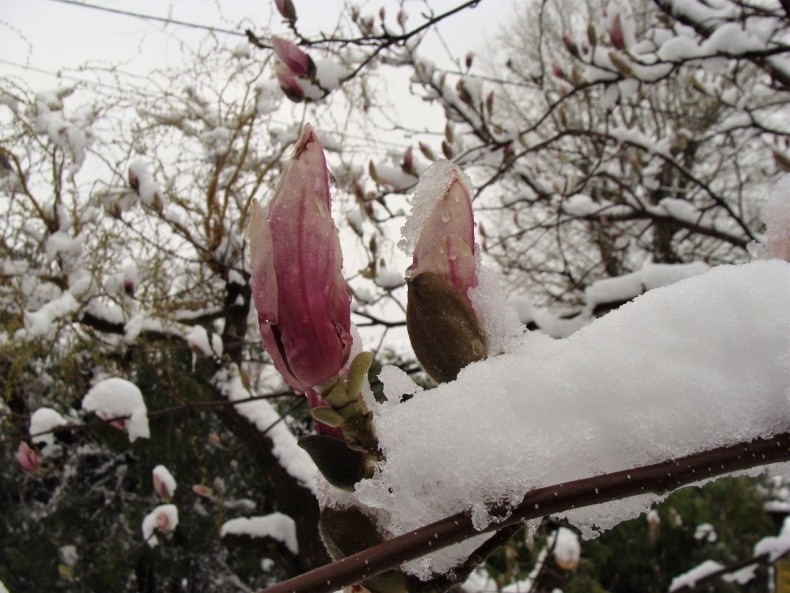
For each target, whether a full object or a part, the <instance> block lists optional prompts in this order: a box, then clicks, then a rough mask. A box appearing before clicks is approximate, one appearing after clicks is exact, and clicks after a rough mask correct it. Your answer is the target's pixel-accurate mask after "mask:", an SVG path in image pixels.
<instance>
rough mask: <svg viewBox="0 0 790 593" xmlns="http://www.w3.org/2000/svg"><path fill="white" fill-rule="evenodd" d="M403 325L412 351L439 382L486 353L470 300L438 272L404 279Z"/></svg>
mask: <svg viewBox="0 0 790 593" xmlns="http://www.w3.org/2000/svg"><path fill="white" fill-rule="evenodd" d="M407 284H408V304H407V307H406V328H407V329H408V332H409V340H410V341H411V345H412V348H413V349H414V354H415V355H416V356H417V360H419V361H420V364H421V365H422V366H423V368H424V369H425V372H427V373H428V374H429V375H430V376H431V378H433V379H434V380H435V381H436V382H438V383H445V382H447V381H453V380H455V378H456V377H457V376H458V373H459V372H460V371H461V369H462V368H464V367H465V366H467V365H468V364H471V363H473V362H476V361H478V360H482V359H484V358H485V357H486V354H487V345H486V337H485V334H484V333H483V330H482V328H481V327H480V322H479V321H478V319H477V315H475V312H474V310H473V309H472V307H471V306H470V305H469V303H468V302H467V301H466V300H465V299H464V298H462V297H461V295H459V294H458V292H456V290H455V289H454V288H453V286H452V285H451V284H450V283H449V282H448V281H447V280H445V279H444V278H442V277H441V276H439V275H438V274H434V273H432V272H423V273H421V274H419V275H418V276H417V277H416V278H414V279H412V280H408V281H407Z"/></svg>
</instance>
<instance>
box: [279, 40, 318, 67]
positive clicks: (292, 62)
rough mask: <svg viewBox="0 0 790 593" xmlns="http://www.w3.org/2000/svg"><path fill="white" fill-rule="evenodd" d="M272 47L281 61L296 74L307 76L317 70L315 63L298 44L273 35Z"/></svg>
mask: <svg viewBox="0 0 790 593" xmlns="http://www.w3.org/2000/svg"><path fill="white" fill-rule="evenodd" d="M272 47H273V48H274V53H276V54H277V57H278V58H280V61H281V62H282V63H283V64H285V65H286V66H288V67H289V68H290V69H291V71H292V72H293V73H294V74H295V75H296V76H307V75H309V74H311V73H314V72H315V64H313V60H311V59H310V56H308V55H307V54H306V53H304V52H303V51H302V50H301V49H299V48H298V47H297V46H296V44H294V43H292V42H291V41H288V40H287V39H283V38H282V37H277V36H276V35H272Z"/></svg>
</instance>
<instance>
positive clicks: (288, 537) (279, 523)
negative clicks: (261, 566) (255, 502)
mask: <svg viewBox="0 0 790 593" xmlns="http://www.w3.org/2000/svg"><path fill="white" fill-rule="evenodd" d="M219 535H220V537H225V536H226V535H248V536H250V537H271V538H273V539H276V540H277V541H280V542H282V543H284V544H285V546H286V547H287V548H288V549H289V550H290V551H291V553H293V554H298V553H299V544H298V543H297V540H296V524H295V523H294V520H293V519H291V518H290V517H289V516H288V515H283V514H282V513H272V514H271V515H264V516H262V517H240V518H238V519H231V520H230V521H225V523H223V524H222V527H221V528H220V532H219Z"/></svg>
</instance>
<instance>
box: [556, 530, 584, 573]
mask: <svg viewBox="0 0 790 593" xmlns="http://www.w3.org/2000/svg"><path fill="white" fill-rule="evenodd" d="M548 546H549V549H550V550H552V553H553V554H554V561H555V562H556V563H557V566H559V567H560V568H562V569H564V570H573V569H574V568H576V567H577V566H578V565H579V560H580V559H581V555H582V546H581V544H580V543H579V538H578V536H577V535H576V534H575V533H574V532H573V531H571V530H570V529H568V528H567V527H560V528H559V529H557V531H555V532H554V533H553V534H552V535H551V537H550V538H549V543H548Z"/></svg>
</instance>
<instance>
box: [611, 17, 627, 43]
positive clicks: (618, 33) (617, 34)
mask: <svg viewBox="0 0 790 593" xmlns="http://www.w3.org/2000/svg"><path fill="white" fill-rule="evenodd" d="M609 39H610V40H611V41H612V45H613V46H615V47H616V48H617V49H620V50H622V49H624V48H625V36H624V35H623V20H622V17H621V16H620V15H619V14H616V15H614V18H612V23H611V25H610V26H609Z"/></svg>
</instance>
